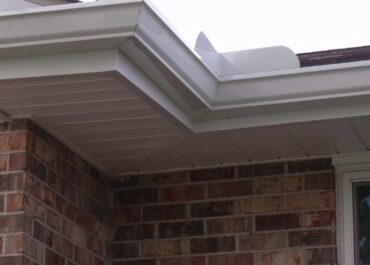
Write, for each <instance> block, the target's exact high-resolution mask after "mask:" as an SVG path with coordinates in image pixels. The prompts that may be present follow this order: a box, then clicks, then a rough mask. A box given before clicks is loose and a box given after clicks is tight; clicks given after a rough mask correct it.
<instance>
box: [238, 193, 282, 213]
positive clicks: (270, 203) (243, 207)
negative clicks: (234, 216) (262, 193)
mask: <svg viewBox="0 0 370 265" xmlns="http://www.w3.org/2000/svg"><path fill="white" fill-rule="evenodd" d="M284 209H285V203H284V197H283V196H273V197H258V198H248V199H243V200H241V203H240V213H241V214H253V213H270V212H276V211H282V210H284Z"/></svg>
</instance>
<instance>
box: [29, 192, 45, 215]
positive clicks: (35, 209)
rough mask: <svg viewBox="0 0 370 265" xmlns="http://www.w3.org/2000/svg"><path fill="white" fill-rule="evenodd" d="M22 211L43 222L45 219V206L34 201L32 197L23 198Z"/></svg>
mask: <svg viewBox="0 0 370 265" xmlns="http://www.w3.org/2000/svg"><path fill="white" fill-rule="evenodd" d="M24 209H25V210H26V211H27V213H29V214H31V215H32V216H33V217H34V218H39V219H40V220H45V217H46V207H45V205H43V204H42V203H40V202H39V201H37V200H36V199H34V198H33V197H32V196H28V195H27V196H25V197H24Z"/></svg>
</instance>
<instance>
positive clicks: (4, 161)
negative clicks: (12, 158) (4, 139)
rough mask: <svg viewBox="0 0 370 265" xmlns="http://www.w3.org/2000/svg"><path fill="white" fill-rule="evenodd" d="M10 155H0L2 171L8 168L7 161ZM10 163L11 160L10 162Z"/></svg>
mask: <svg viewBox="0 0 370 265" xmlns="http://www.w3.org/2000/svg"><path fill="white" fill-rule="evenodd" d="M7 159H8V157H7V155H0V171H6V170H7V167H8V166H7V164H8V161H7ZM9 163H10V162H9Z"/></svg>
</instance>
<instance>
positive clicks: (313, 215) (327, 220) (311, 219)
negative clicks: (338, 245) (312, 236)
mask: <svg viewBox="0 0 370 265" xmlns="http://www.w3.org/2000/svg"><path fill="white" fill-rule="evenodd" d="M304 218H305V221H304V222H305V226H306V227H318V226H334V225H335V211H317V212H309V213H306V214H305V217H304Z"/></svg>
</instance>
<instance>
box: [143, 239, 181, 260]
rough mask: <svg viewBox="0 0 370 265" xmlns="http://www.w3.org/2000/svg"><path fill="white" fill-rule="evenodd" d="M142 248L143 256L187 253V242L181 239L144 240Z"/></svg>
mask: <svg viewBox="0 0 370 265" xmlns="http://www.w3.org/2000/svg"><path fill="white" fill-rule="evenodd" d="M140 248H141V256H142V257H163V256H174V255H181V254H187V249H186V242H185V241H181V240H171V241H163V240H162V241H150V242H143V243H141V247H140Z"/></svg>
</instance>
